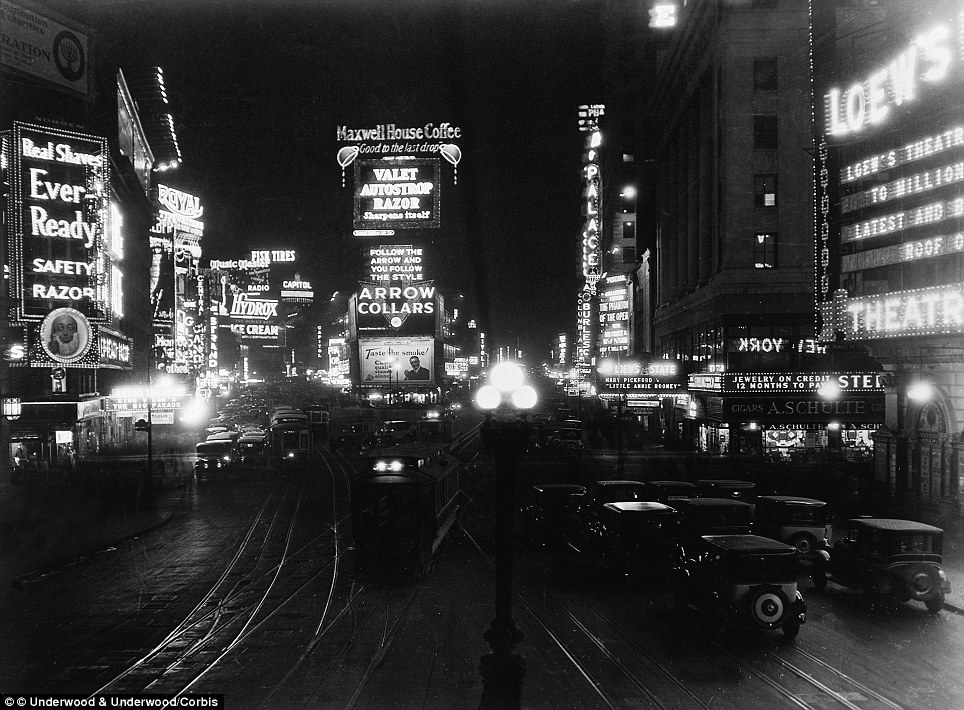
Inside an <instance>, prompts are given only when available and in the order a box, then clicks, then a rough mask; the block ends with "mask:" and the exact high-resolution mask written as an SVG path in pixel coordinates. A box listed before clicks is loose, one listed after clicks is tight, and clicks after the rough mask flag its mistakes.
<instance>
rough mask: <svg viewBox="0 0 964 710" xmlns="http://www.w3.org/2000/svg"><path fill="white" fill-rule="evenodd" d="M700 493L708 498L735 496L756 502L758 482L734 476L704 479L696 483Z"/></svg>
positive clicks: (749, 501)
mask: <svg viewBox="0 0 964 710" xmlns="http://www.w3.org/2000/svg"><path fill="white" fill-rule="evenodd" d="M696 488H697V490H699V492H700V495H701V496H704V497H706V498H733V499H734V500H744V501H746V502H748V503H752V502H754V498H755V493H756V484H755V483H753V481H743V480H740V479H733V478H720V479H704V480H701V481H698V482H697V484H696Z"/></svg>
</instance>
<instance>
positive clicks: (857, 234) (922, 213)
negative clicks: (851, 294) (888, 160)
mask: <svg viewBox="0 0 964 710" xmlns="http://www.w3.org/2000/svg"><path fill="white" fill-rule="evenodd" d="M962 216H964V197H955V198H953V199H951V200H947V201H939V202H932V203H930V204H927V205H922V206H920V207H917V208H915V209H912V210H902V211H900V212H894V213H892V214H886V215H882V216H880V217H874V218H873V219H868V220H864V221H862V222H857V223H856V224H851V225H847V226H845V227H841V228H840V241H841V242H844V243H846V242H854V241H858V240H860V239H870V238H872V237H881V236H884V235H887V234H894V233H896V232H900V231H903V230H905V229H911V228H913V227H922V226H924V225H927V224H936V223H937V222H943V221H944V220H948V219H957V218H959V217H962Z"/></svg>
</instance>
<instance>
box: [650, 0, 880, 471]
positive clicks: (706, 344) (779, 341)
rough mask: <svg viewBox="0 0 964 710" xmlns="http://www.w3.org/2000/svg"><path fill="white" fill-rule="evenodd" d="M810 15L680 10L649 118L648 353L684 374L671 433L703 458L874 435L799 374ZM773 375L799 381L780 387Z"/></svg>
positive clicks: (719, 4) (796, 5) (809, 309)
mask: <svg viewBox="0 0 964 710" xmlns="http://www.w3.org/2000/svg"><path fill="white" fill-rule="evenodd" d="M808 10H809V3H808V2H807V1H806V0H775V1H773V2H744V3H734V2H724V1H722V0H706V1H704V2H689V3H682V4H680V7H679V17H678V24H677V25H676V27H675V28H673V29H672V30H670V34H669V37H670V40H669V45H668V47H667V48H666V50H665V51H664V52H662V53H661V54H662V56H661V57H660V61H659V65H658V70H657V73H656V81H657V83H656V87H655V91H654V93H653V97H652V100H651V102H650V104H649V106H648V108H647V113H648V114H649V115H650V116H651V124H650V130H651V131H652V133H653V134H654V151H655V180H656V195H655V205H654V207H655V213H656V223H657V225H656V229H657V234H656V264H655V269H654V270H655V279H656V302H655V315H654V330H655V345H654V348H655V350H656V353H657V354H658V355H661V356H663V357H666V358H671V359H677V360H680V361H682V363H683V365H684V366H685V368H686V369H687V371H688V372H689V373H690V382H689V390H690V393H691V394H690V397H689V399H688V401H687V400H686V399H685V398H678V399H677V400H676V404H675V405H674V406H673V407H672V411H668V412H666V414H667V419H668V423H669V432H668V433H669V434H670V435H676V434H678V435H680V436H681V437H682V439H683V442H684V443H685V444H692V445H694V446H696V447H698V448H699V449H701V450H706V451H710V452H720V453H724V452H737V451H744V452H766V453H771V454H774V455H777V454H784V453H786V451H787V449H788V448H790V447H789V446H788V444H793V445H796V444H798V443H800V444H801V445H802V444H803V443H804V442H805V443H806V444H807V446H808V448H810V447H814V446H821V445H825V444H826V443H827V442H828V440H829V439H831V438H832V437H834V436H835V434H834V433H833V432H835V431H839V427H840V426H841V417H843V418H844V419H843V424H842V426H843V427H844V428H846V427H848V426H859V427H863V428H864V429H867V427H869V426H872V423H871V422H861V421H859V420H860V418H859V417H852V416H849V415H848V412H847V408H846V407H841V406H838V405H834V406H824V405H823V404H822V403H821V401H820V398H819V396H818V394H817V393H816V391H815V390H816V389H817V387H816V385H813V384H811V383H813V382H816V379H815V378H814V377H812V376H810V375H807V374H796V373H805V372H807V371H808V370H809V369H811V368H810V366H809V365H808V363H807V362H806V361H807V357H806V356H807V355H808V351H809V350H811V349H815V346H814V345H813V343H812V339H813V337H814V335H815V333H814V316H813V293H814V271H813V269H814V255H813V254H814V252H813V249H814V246H813V243H814V239H813V233H814V207H813V150H812V147H811V146H812V135H811V124H812V117H811V115H812V105H811V85H810V53H809V50H808V48H809V34H808V30H809V12H808ZM747 373H752V374H747ZM780 373H784V374H786V373H793V374H790V375H787V376H788V377H790V378H791V379H792V381H791V382H786V383H777V382H776V380H777V376H778V374H780ZM771 375H772V377H771ZM684 402H685V404H684ZM865 404H866V403H862V404H861V407H863V406H865ZM848 406H849V404H848ZM855 407H856V405H855ZM865 434H866V431H865Z"/></svg>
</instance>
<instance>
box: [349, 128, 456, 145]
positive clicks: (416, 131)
mask: <svg viewBox="0 0 964 710" xmlns="http://www.w3.org/2000/svg"><path fill="white" fill-rule="evenodd" d="M461 137H462V129H461V128H459V127H458V126H453V125H452V124H450V123H440V124H438V125H435V124H434V123H426V124H425V125H424V126H422V127H420V128H412V127H403V128H399V127H397V126H396V125H395V124H394V123H380V124H378V125H377V126H375V127H374V128H349V127H348V126H338V127H337V128H336V129H335V140H337V141H342V142H344V143H360V142H362V141H403V140H404V141H421V140H452V139H454V138H461Z"/></svg>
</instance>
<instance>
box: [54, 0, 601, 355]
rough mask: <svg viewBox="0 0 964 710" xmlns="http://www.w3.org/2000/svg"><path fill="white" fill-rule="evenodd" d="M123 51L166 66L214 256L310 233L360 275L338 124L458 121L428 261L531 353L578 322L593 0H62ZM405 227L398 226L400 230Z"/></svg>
mask: <svg viewBox="0 0 964 710" xmlns="http://www.w3.org/2000/svg"><path fill="white" fill-rule="evenodd" d="M50 5H52V6H53V7H55V8H56V9H57V10H58V11H60V12H61V13H62V14H64V15H66V16H68V17H71V18H74V19H76V20H78V21H81V22H84V23H86V24H87V25H89V26H90V28H91V30H92V31H93V33H94V34H95V37H96V45H95V49H96V51H97V52H99V53H100V58H101V60H104V59H105V58H106V59H107V61H108V62H109V65H116V66H120V67H121V68H122V69H125V71H130V70H134V69H137V68H143V67H145V66H150V65H158V66H161V67H163V69H164V72H165V77H166V80H167V88H168V91H169V93H171V94H172V104H173V106H174V107H175V128H176V131H177V135H178V140H179V143H180V146H181V151H182V154H183V156H184V165H183V167H182V168H181V169H180V170H178V171H175V172H169V173H163V174H161V179H162V180H163V181H164V182H165V183H167V184H170V185H171V186H173V187H176V188H179V189H182V190H185V191H187V192H191V193H193V194H197V195H199V196H200V197H201V200H202V204H203V205H204V207H205V225H206V226H205V238H204V242H203V244H202V246H203V249H204V256H205V257H206V258H215V259H228V258H238V257H245V256H246V255H247V253H248V251H249V250H251V249H271V248H276V249H277V248H294V249H296V250H297V251H298V253H299V261H300V266H301V273H302V276H303V277H305V278H307V279H310V280H311V281H312V282H313V283H314V286H315V292H316V294H317V296H318V297H320V298H325V297H326V296H327V294H330V293H331V292H332V291H334V290H335V289H339V290H343V291H346V290H353V289H354V288H355V287H356V286H357V279H358V277H359V274H358V271H357V270H358V269H360V257H359V255H358V252H359V250H358V247H359V246H361V244H360V243H359V242H360V241H361V240H359V239H358V238H354V237H352V236H351V229H352V224H351V210H352V193H351V177H352V176H351V173H350V172H349V173H348V174H347V175H346V187H345V188H342V187H341V170H340V168H339V166H338V164H337V162H336V160H335V152H336V151H337V149H338V148H339V147H340V146H341V144H339V143H337V142H336V140H335V130H336V127H337V126H338V125H347V126H349V127H352V128H362V127H368V126H375V125H377V124H381V123H394V124H396V125H399V126H421V125H424V124H425V123H429V122H431V123H435V124H438V123H441V122H446V121H447V122H449V123H451V124H453V125H457V126H460V127H461V128H462V130H463V138H462V139H461V140H460V141H459V145H460V147H461V149H462V159H461V162H460V163H459V166H458V184H457V185H452V182H451V169H450V166H449V165H448V164H447V163H445V162H444V161H443V171H442V193H441V199H442V203H441V227H440V228H438V229H435V230H418V231H413V232H412V233H411V234H412V236H413V241H417V240H418V239H421V240H422V241H427V240H431V245H427V246H429V250H430V252H431V253H430V256H429V269H430V272H429V274H428V276H429V277H434V278H435V279H436V281H437V283H438V284H439V285H440V286H441V287H442V289H443V292H448V293H453V292H461V293H463V294H464V295H465V297H466V307H467V310H468V311H469V314H470V315H474V316H477V317H478V318H479V319H480V325H481V326H482V327H483V328H485V329H486V330H487V331H488V332H489V333H490V334H491V336H492V337H493V339H494V344H495V345H498V344H500V343H510V342H511V343H514V342H515V340H516V338H518V339H519V341H520V344H521V345H522V347H523V348H524V349H525V350H526V351H527V353H528V354H529V356H530V357H532V358H533V359H534V360H536V361H538V360H542V359H545V358H546V357H547V356H548V349H549V343H550V339H551V337H552V336H553V335H554V334H556V333H558V332H562V331H565V330H571V329H574V320H575V315H574V314H575V295H576V291H577V289H578V287H579V286H580V277H581V274H580V268H581V265H580V261H579V258H580V257H579V254H580V247H579V242H578V237H579V232H580V230H581V225H582V218H581V216H580V213H579V206H580V197H579V196H580V192H581V185H580V179H579V178H580V167H581V164H580V158H581V154H582V143H583V138H584V136H583V134H580V133H579V131H578V129H577V114H576V112H577V106H578V105H579V104H580V103H593V102H600V101H601V100H602V98H603V96H602V84H601V81H600V64H601V53H602V37H601V33H600V27H599V22H598V20H599V8H598V2H597V1H595V0H587V1H583V2H571V1H568V0H540V1H538V2H529V1H523V0H498V1H496V0H475V1H472V0H418V1H416V0H380V1H372V0H365V1H364V2H359V1H342V2H331V1H327V0H314V1H313V2H312V1H309V0H302V1H301V2H294V1H291V0H289V1H288V2H277V1H275V2H269V0H257V1H254V0H228V1H221V0H217V1H215V2H210V1H208V0H191V1H190V2H186V1H182V0H151V1H140V2H132V1H123V0H120V1H117V0H83V2H78V1H77V0H55V1H54V2H52V3H50ZM397 235H398V233H397Z"/></svg>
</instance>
